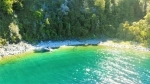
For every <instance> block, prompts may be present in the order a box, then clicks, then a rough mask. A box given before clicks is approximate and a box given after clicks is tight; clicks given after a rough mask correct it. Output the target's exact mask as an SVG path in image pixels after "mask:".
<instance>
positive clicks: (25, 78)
mask: <svg viewBox="0 0 150 84" xmlns="http://www.w3.org/2000/svg"><path fill="white" fill-rule="evenodd" d="M0 84H150V52H149V53H148V52H140V51H132V50H125V49H122V50H121V49H115V48H106V47H102V46H80V47H67V48H60V49H57V50H54V51H53V52H46V53H32V54H30V55H28V56H24V57H21V58H17V59H15V60H13V61H11V62H7V63H5V64H2V63H1V64H0Z"/></svg>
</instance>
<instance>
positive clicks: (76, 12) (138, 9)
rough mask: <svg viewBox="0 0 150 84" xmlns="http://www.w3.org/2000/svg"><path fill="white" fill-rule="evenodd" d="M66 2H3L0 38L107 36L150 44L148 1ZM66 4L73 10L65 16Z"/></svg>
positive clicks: (43, 0) (32, 39)
mask: <svg viewBox="0 0 150 84" xmlns="http://www.w3.org/2000/svg"><path fill="white" fill-rule="evenodd" d="M65 1H66V0H0V24H1V25H0V36H1V37H2V38H4V39H7V40H8V41H12V42H17V41H19V40H21V39H23V40H26V41H39V40H49V39H50V40H51V39H52V40H64V39H81V38H88V37H93V36H94V37H96V36H101V35H104V36H107V37H111V38H120V39H123V40H134V41H137V42H143V43H146V44H148V43H149V38H150V32H149V31H150V29H149V28H150V25H149V24H150V14H149V13H148V14H147V15H146V16H145V14H146V12H148V7H149V5H148V4H149V1H148V0H68V3H65ZM146 3H147V4H146ZM64 4H65V5H66V6H67V7H68V8H69V11H68V12H67V13H68V14H67V15H64V14H63V11H64V9H65V7H66V6H63V5H64ZM63 7H64V8H63ZM22 9H23V11H22ZM145 11H146V12H145ZM6 13H7V14H6ZM14 15H16V16H17V17H15V18H14ZM144 16H145V17H144ZM143 17H144V19H143V20H142V19H141V18H143ZM14 19H17V21H15V20H14ZM140 19H141V20H140Z"/></svg>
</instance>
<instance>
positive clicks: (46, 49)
mask: <svg viewBox="0 0 150 84" xmlns="http://www.w3.org/2000/svg"><path fill="white" fill-rule="evenodd" d="M58 48H59V47H53V48H50V49H49V48H40V49H35V50H34V53H46V52H51V51H52V50H53V49H58Z"/></svg>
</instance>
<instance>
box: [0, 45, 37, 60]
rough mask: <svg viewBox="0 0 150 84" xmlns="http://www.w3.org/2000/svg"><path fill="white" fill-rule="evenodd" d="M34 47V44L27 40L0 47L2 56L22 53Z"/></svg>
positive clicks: (0, 55)
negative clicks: (26, 41)
mask: <svg viewBox="0 0 150 84" xmlns="http://www.w3.org/2000/svg"><path fill="white" fill-rule="evenodd" d="M33 49H34V46H32V45H31V44H28V43H25V42H20V43H18V44H8V45H5V46H3V47H1V48H0V57H3V56H9V55H15V54H20V53H23V52H26V51H29V50H33Z"/></svg>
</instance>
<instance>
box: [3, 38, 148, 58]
mask: <svg viewBox="0 0 150 84" xmlns="http://www.w3.org/2000/svg"><path fill="white" fill-rule="evenodd" d="M77 45H103V46H109V47H115V48H126V49H134V50H140V51H150V48H145V47H142V46H140V45H131V44H123V43H114V42H113V41H105V42H102V41H101V40H97V39H94V40H84V41H76V40H65V41H46V42H43V41H41V42H39V43H38V44H37V45H32V44H28V43H26V42H20V43H18V44H8V45H5V46H2V47H0V59H2V58H3V57H6V56H13V55H16V54H21V53H24V52H28V51H32V50H36V49H39V48H50V49H52V48H56V47H57V48H58V47H61V46H77Z"/></svg>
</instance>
